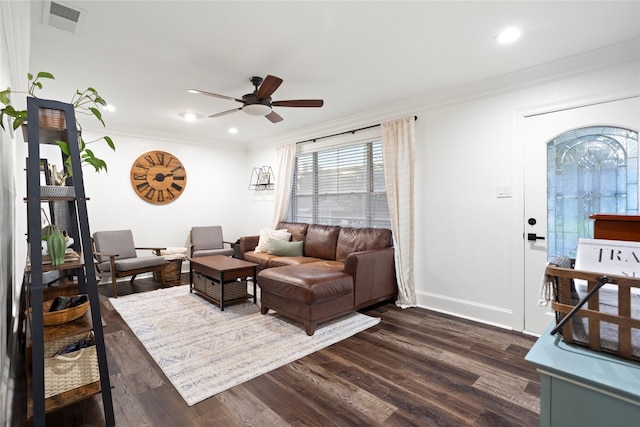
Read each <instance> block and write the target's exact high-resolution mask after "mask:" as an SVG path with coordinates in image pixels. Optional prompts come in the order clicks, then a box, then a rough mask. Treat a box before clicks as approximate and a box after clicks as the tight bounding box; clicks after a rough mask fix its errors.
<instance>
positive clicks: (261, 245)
mask: <svg viewBox="0 0 640 427" xmlns="http://www.w3.org/2000/svg"><path fill="white" fill-rule="evenodd" d="M269 239H275V240H282V241H285V242H288V241H289V239H291V233H289V232H288V231H287V230H286V229H284V228H283V229H281V230H272V229H270V228H263V229H262V230H260V239H259V240H258V246H256V249H255V251H256V252H265V253H266V252H269Z"/></svg>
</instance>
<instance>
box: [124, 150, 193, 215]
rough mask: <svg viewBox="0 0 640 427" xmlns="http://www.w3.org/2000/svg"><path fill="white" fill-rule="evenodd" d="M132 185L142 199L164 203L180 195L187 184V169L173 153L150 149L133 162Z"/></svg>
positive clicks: (158, 203) (157, 203)
mask: <svg viewBox="0 0 640 427" xmlns="http://www.w3.org/2000/svg"><path fill="white" fill-rule="evenodd" d="M131 185H132V186H133V190H134V191H135V193H136V194H137V195H138V196H139V197H140V198H141V199H142V200H144V201H146V202H149V203H153V204H156V205H164V204H167V203H171V202H173V201H174V200H175V199H177V198H178V197H180V195H181V194H182V192H183V191H184V189H185V187H186V186H187V171H186V170H185V169H184V166H183V165H182V162H180V160H178V158H177V157H175V156H174V155H173V154H170V153H167V152H166V151H157V150H155V151H149V152H148V153H144V154H143V155H141V156H140V157H138V158H137V159H136V160H135V161H134V162H133V165H132V166H131Z"/></svg>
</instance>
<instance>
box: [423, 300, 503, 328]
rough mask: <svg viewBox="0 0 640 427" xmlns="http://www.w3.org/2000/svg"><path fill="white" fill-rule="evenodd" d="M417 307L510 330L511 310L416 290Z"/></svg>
mask: <svg viewBox="0 0 640 427" xmlns="http://www.w3.org/2000/svg"><path fill="white" fill-rule="evenodd" d="M416 297H417V302H418V307H421V308H426V309H428V310H433V311H437V312H439V313H444V314H450V315H452V316H456V317H461V318H463V319H467V320H473V321H475V322H480V323H485V324H487V325H491V326H497V327H499V328H503V329H509V330H512V329H513V328H512V326H511V325H512V324H513V311H512V310H508V309H505V308H501V307H496V306H491V305H487V304H480V303H477V302H474V301H469V300H463V299H459V298H452V297H448V296H445V295H439V294H434V293H430V292H416Z"/></svg>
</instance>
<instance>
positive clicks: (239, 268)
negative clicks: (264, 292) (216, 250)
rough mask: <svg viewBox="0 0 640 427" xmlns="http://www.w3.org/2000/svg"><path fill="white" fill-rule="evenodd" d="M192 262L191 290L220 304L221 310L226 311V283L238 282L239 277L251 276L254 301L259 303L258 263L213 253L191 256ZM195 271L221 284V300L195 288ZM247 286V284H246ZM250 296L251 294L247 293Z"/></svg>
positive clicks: (190, 260)
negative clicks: (257, 291)
mask: <svg viewBox="0 0 640 427" xmlns="http://www.w3.org/2000/svg"><path fill="white" fill-rule="evenodd" d="M189 262H190V263H191V267H190V269H191V272H192V274H191V275H190V276H191V280H190V284H189V292H193V291H194V290H195V291H196V293H198V294H199V295H201V296H203V297H205V298H207V299H209V300H211V301H213V302H214V303H219V304H220V310H221V311H224V304H225V284H229V283H232V282H236V281H237V280H238V279H247V278H251V280H252V281H253V303H254V304H257V302H258V299H257V293H256V290H257V287H256V284H257V270H256V268H257V267H258V264H254V263H252V262H248V261H244V260H240V259H236V258H231V257H228V256H224V255H211V256H203V257H197V258H189ZM193 273H199V274H202V275H203V276H205V277H206V278H207V279H209V280H211V281H212V282H214V283H215V284H218V285H219V286H220V298H219V301H215V299H214V298H212V297H211V295H209V294H208V293H206V292H202V291H200V290H199V289H197V288H194V279H193ZM244 286H245V287H246V284H245V285H244ZM247 296H249V295H247Z"/></svg>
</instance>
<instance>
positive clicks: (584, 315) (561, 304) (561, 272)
mask: <svg viewBox="0 0 640 427" xmlns="http://www.w3.org/2000/svg"><path fill="white" fill-rule="evenodd" d="M546 276H547V278H548V280H549V281H550V282H551V283H553V287H554V294H555V301H553V303H552V305H551V307H552V308H553V310H554V311H555V312H556V323H557V324H559V323H560V322H561V321H562V320H563V319H564V317H565V316H567V315H568V314H569V313H570V312H571V311H573V310H574V309H575V308H576V305H579V303H578V301H577V300H575V298H574V299H573V300H572V298H571V294H572V287H574V282H576V281H585V282H587V290H588V291H591V290H592V289H594V288H595V287H596V284H597V282H598V280H599V279H600V278H601V277H602V276H604V275H603V274H599V273H593V272H587V271H581V270H574V269H570V268H561V267H556V266H553V265H549V266H547V268H546ZM606 276H607V277H608V279H609V282H608V284H607V285H606V286H609V287H610V288H608V289H605V288H604V287H603V288H601V289H600V290H597V291H595V290H594V294H593V296H592V298H590V299H589V300H588V302H587V303H586V304H585V305H584V306H583V307H582V308H580V309H577V310H579V311H577V314H576V315H575V317H573V318H572V319H571V320H568V321H567V322H566V323H565V324H564V326H562V328H560V334H561V335H562V339H563V340H564V341H566V342H568V343H574V344H579V345H582V346H587V347H589V348H590V349H592V350H595V351H602V352H607V353H612V354H615V355H617V356H620V357H622V358H624V359H631V360H640V295H638V289H639V288H640V279H639V278H633V277H624V276H616V275H606ZM575 288H578V285H577V284H575ZM611 288H613V289H611ZM573 293H574V294H575V293H577V292H573ZM558 328H559V326H558Z"/></svg>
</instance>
